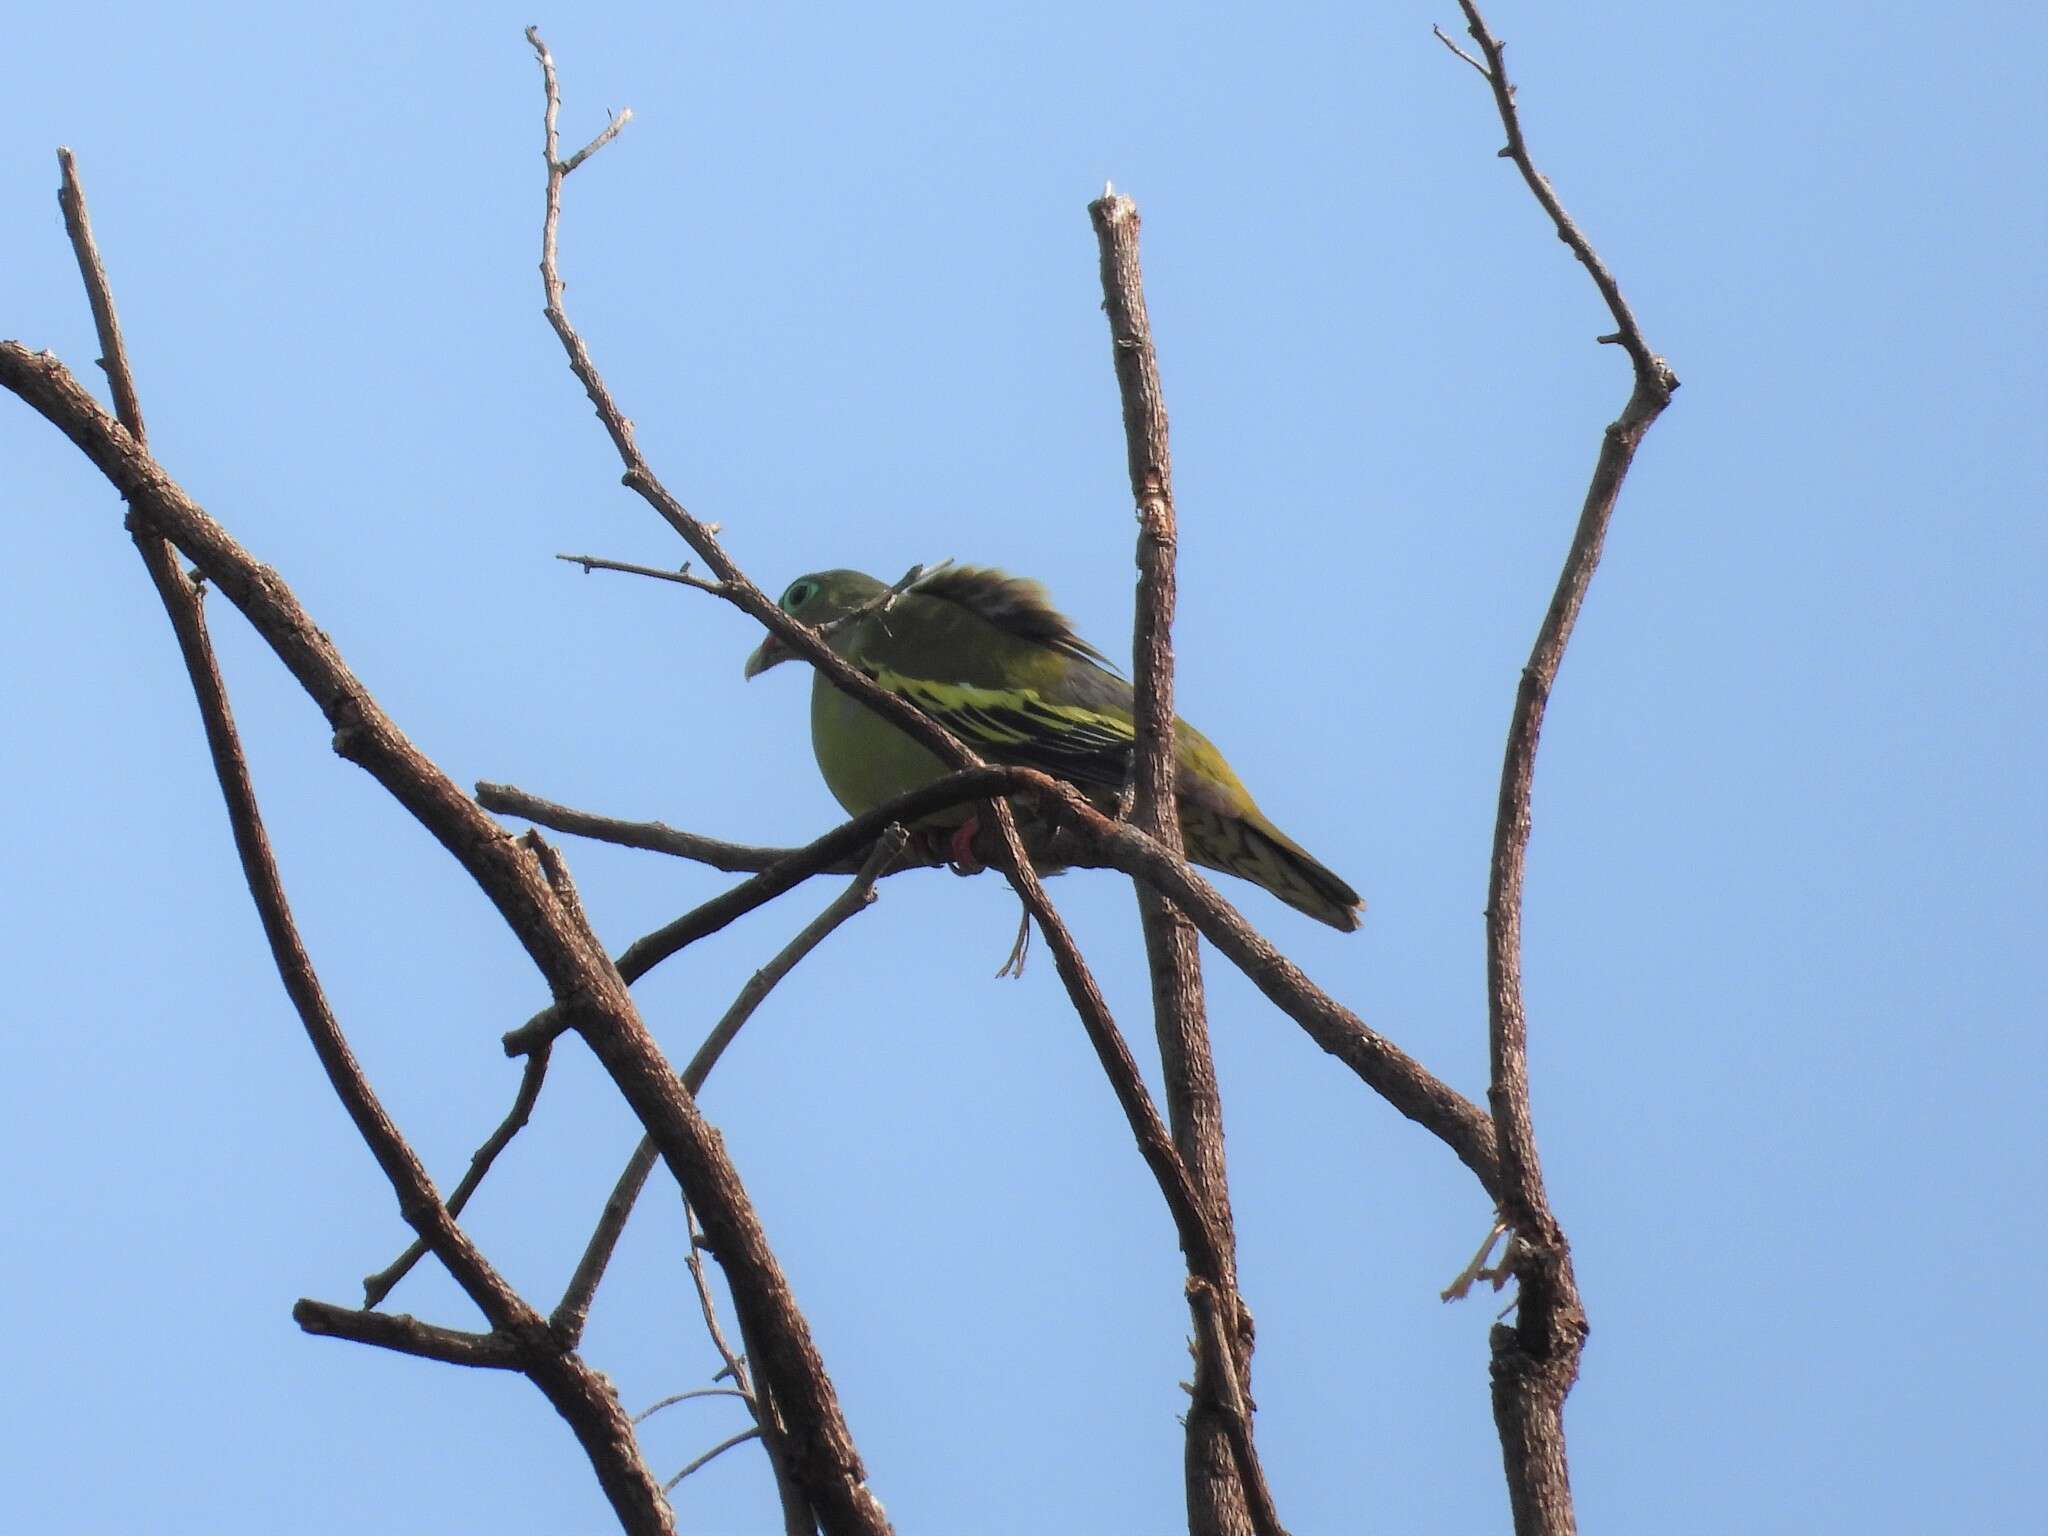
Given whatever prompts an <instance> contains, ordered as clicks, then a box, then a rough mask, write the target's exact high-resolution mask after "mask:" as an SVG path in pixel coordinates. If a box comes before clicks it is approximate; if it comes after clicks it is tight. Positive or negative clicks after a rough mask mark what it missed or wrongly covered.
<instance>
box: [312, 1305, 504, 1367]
mask: <svg viewBox="0 0 2048 1536" xmlns="http://www.w3.org/2000/svg"><path fill="white" fill-rule="evenodd" d="M292 1321H293V1322H295V1323H297V1324H298V1325H299V1326H300V1327H301V1328H302V1329H304V1330H305V1331H306V1332H307V1333H311V1334H317V1335H319V1336H320V1337H322V1338H328V1339H347V1340H349V1341H350V1342H351V1343H355V1344H372V1345H375V1346H376V1347H377V1348H378V1349H389V1350H393V1351H395V1352H396V1353H398V1354H401V1355H417V1356H418V1357H419V1358H420V1359H422V1360H439V1361H441V1362H442V1363H443V1364H446V1365H468V1366H477V1367H481V1368H483V1369H486V1370H494V1371H524V1370H525V1369H526V1368H527V1365H528V1363H529V1360H530V1352H529V1351H528V1350H526V1349H524V1348H522V1347H521V1346H520V1345H519V1344H518V1343H517V1342H515V1341H514V1340H512V1339H510V1338H508V1337H506V1336H505V1335H504V1334H502V1333H465V1332H464V1331H462V1330H461V1329H459V1328H443V1327H441V1326H440V1325H439V1324H437V1323H423V1322H421V1321H420V1320H419V1319H418V1318H416V1317H408V1316H407V1315H406V1314H405V1313H403V1312H396V1313H393V1312H368V1311H358V1310H357V1309H356V1308H354V1307H337V1306H335V1305H334V1304H333V1303H332V1302H326V1301H313V1300H311V1299H309V1298H306V1297H301V1298H300V1299H299V1300H298V1302H297V1303H296V1304H294V1305H293V1307H292Z"/></svg>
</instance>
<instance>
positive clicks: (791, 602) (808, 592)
mask: <svg viewBox="0 0 2048 1536" xmlns="http://www.w3.org/2000/svg"><path fill="white" fill-rule="evenodd" d="M817 595H818V584H817V583H816V582H815V581H793V582H791V583H790V584H789V590H788V591H787V592H785V593H783V594H782V608H783V611H784V612H785V613H795V612H796V611H797V609H799V608H801V607H803V605H804V604H805V603H808V602H809V601H810V600H811V599H812V598H814V597H816V596H817Z"/></svg>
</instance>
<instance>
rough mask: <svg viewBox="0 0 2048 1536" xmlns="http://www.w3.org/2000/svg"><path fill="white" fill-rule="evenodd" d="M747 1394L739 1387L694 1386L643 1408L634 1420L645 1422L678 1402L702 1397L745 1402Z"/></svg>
mask: <svg viewBox="0 0 2048 1536" xmlns="http://www.w3.org/2000/svg"><path fill="white" fill-rule="evenodd" d="M746 1396H747V1394H746V1393H744V1392H742V1391H741V1390H740V1389H739V1388H738V1387H692V1388H691V1389H690V1390H689V1391H687V1392H671V1393H670V1394H669V1395H668V1396H667V1397H664V1398H662V1399H661V1400H660V1401H659V1402H657V1403H652V1404H650V1405H649V1406H647V1407H645V1408H642V1409H641V1410H640V1411H639V1412H638V1413H636V1414H634V1415H633V1422H634V1423H635V1424H645V1423H646V1422H647V1421H648V1420H649V1419H651V1418H653V1417H654V1416H655V1415H656V1414H657V1413H659V1412H661V1410H662V1409H664V1408H673V1407H675V1405H676V1404H677V1403H691V1402H695V1401H696V1400H697V1399H698V1398H700V1397H736V1398H739V1399H740V1400H741V1401H742V1402H744V1401H745V1400H746Z"/></svg>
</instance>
